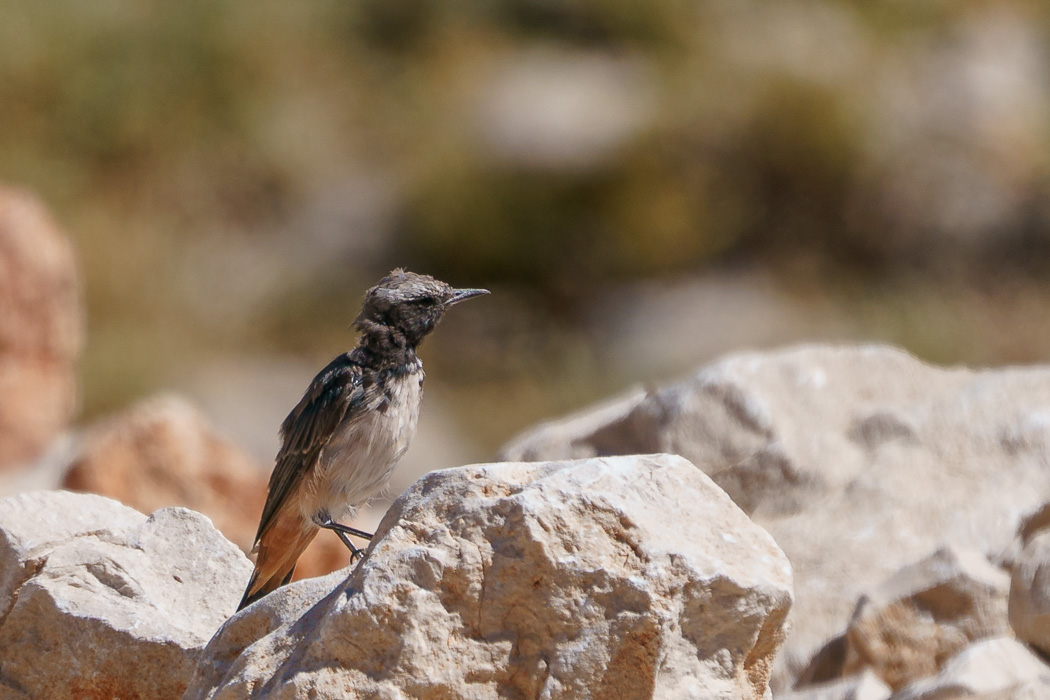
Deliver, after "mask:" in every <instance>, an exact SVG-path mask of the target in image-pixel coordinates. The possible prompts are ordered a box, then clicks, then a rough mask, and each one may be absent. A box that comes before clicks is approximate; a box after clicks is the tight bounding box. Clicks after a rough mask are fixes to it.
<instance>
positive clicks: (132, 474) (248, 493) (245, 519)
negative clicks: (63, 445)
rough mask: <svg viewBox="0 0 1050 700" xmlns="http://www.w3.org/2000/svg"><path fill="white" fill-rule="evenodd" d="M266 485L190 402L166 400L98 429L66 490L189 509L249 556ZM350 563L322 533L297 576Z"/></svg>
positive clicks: (141, 505)
mask: <svg viewBox="0 0 1050 700" xmlns="http://www.w3.org/2000/svg"><path fill="white" fill-rule="evenodd" d="M267 479H268V476H267V472H266V470H265V468H264V466H263V465H260V464H258V463H257V462H256V461H255V460H254V459H252V458H251V457H250V456H249V455H248V454H247V453H245V452H244V450H242V449H241V448H240V447H239V446H237V445H235V444H233V443H232V442H230V441H228V440H226V439H224V438H223V437H222V436H220V435H218V434H217V433H216V432H215V431H214V430H212V429H211V427H210V426H209V425H208V424H207V421H206V420H205V419H204V418H203V416H202V415H201V414H200V413H199V412H198V411H197V410H196V409H195V408H194V407H193V406H192V405H191V404H190V403H189V402H187V401H186V400H184V399H182V398H179V397H177V396H173V395H164V396H157V397H154V398H151V399H148V400H146V401H142V402H140V403H138V404H136V405H134V406H132V407H131V408H129V409H127V410H126V411H124V412H122V413H120V414H118V415H116V416H113V417H111V418H109V419H107V420H104V421H102V422H101V423H100V424H98V425H96V426H93V427H92V428H91V430H89V431H88V433H87V435H86V436H85V437H84V440H83V444H82V446H81V448H80V451H79V454H78V455H77V456H76V457H75V458H74V459H73V461H72V464H71V465H70V466H69V469H68V470H67V471H66V474H65V476H64V477H63V479H62V487H63V488H67V489H71V490H73V491H84V492H88V493H97V494H100V495H103V496H109V497H110V498H115V499H117V500H118V501H120V502H121V503H125V504H127V505H129V506H132V507H133V508H136V509H138V510H141V511H144V512H147V513H152V512H153V511H154V510H157V509H158V508H163V507H165V506H173V505H174V506H184V507H186V508H190V509H192V510H195V511H198V512H200V513H203V514H204V515H206V516H208V517H209V518H211V519H212V521H213V522H214V523H215V526H216V527H217V528H218V529H219V530H220V531H221V532H222V533H223V534H224V535H225V536H226V537H227V538H228V539H230V540H231V541H232V542H234V543H235V544H237V545H238V546H240V547H241V549H243V550H244V551H248V550H250V549H251V547H252V544H253V542H254V539H255V531H256V528H257V527H258V525H259V516H260V514H261V513H262V508H263V503H264V501H265V500H266V483H267ZM347 562H348V555H347V551H346V547H344V546H343V545H342V543H341V542H339V540H338V539H337V538H336V537H334V536H329V535H328V533H322V534H321V536H319V537H318V538H317V539H316V540H315V541H314V543H313V544H312V545H311V546H310V548H309V549H308V550H307V552H306V553H304V554H303V557H302V558H301V559H300V563H299V565H298V566H297V574H298V575H299V576H301V577H302V576H316V575H318V574H326V573H328V572H330V571H332V570H334V569H338V568H341V567H343V566H346V564H347Z"/></svg>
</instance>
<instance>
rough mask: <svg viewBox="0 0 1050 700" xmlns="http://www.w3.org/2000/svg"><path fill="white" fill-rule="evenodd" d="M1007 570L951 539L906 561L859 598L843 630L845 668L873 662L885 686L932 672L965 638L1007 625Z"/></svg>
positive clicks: (1003, 631)
mask: <svg viewBox="0 0 1050 700" xmlns="http://www.w3.org/2000/svg"><path fill="white" fill-rule="evenodd" d="M1009 587H1010V577H1009V575H1008V574H1006V572H1004V571H1003V570H1002V569H999V568H997V567H995V566H992V564H990V563H989V562H988V560H987V559H985V558H984V557H983V556H982V555H981V554H979V553H977V552H972V551H967V550H962V549H958V548H954V547H950V548H945V549H942V550H940V551H938V552H936V553H934V554H933V555H932V556H930V557H927V558H926V559H923V560H922V561H920V562H918V563H916V564H913V565H911V566H907V567H905V568H903V569H901V570H900V571H898V572H897V573H896V574H894V575H893V576H892V577H890V578H889V579H888V580H887V581H885V582H883V583H882V584H881V585H879V586H878V587H876V588H875V589H874V590H873V591H872V592H871V593H869V594H868V595H865V596H864V597H862V598H861V600H860V602H859V603H858V604H857V609H856V610H855V611H854V613H853V618H852V619H851V620H850V623H849V627H848V628H847V630H846V645H847V649H846V660H845V665H844V669H843V672H844V673H845V674H847V675H849V674H852V673H857V672H859V671H860V670H862V669H865V668H870V669H872V670H874V671H875V672H876V673H877V674H878V675H879V676H880V677H881V678H882V679H883V680H884V681H886V683H888V684H889V685H890V687H891V688H895V689H896V688H900V687H901V686H903V685H905V684H907V683H910V682H911V681H914V680H917V679H919V678H924V677H926V676H932V675H934V674H935V673H936V672H937V671H939V670H940V668H941V666H942V665H943V664H944V662H945V661H947V660H948V659H950V658H952V657H953V656H955V655H956V654H957V653H958V652H960V651H962V649H964V648H965V647H966V646H968V645H969V644H970V642H972V641H974V640H977V639H983V638H985V637H999V636H1003V635H1008V634H1009V633H1010V626H1009V624H1008V623H1007V614H1006V601H1007V593H1008V591H1009Z"/></svg>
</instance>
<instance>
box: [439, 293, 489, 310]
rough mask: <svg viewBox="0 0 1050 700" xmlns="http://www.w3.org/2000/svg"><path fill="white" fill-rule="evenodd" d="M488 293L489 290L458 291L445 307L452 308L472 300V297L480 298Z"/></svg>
mask: <svg viewBox="0 0 1050 700" xmlns="http://www.w3.org/2000/svg"><path fill="white" fill-rule="evenodd" d="M488 293H489V290H487V289H457V290H456V291H455V293H453V295H452V298H451V299H449V300H448V301H446V302H445V306H452V305H453V304H458V303H459V302H461V301H465V300H467V299H470V298H471V297H478V296H481V295H482V294H488Z"/></svg>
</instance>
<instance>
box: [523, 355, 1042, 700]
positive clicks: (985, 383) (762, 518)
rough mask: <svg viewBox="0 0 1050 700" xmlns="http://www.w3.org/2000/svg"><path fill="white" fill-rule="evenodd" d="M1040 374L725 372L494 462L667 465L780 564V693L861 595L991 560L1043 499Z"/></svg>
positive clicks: (543, 431)
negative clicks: (906, 570) (600, 460)
mask: <svg viewBox="0 0 1050 700" xmlns="http://www.w3.org/2000/svg"><path fill="white" fill-rule="evenodd" d="M1048 404H1050V370H1048V369H1046V368H1015V369H1003V370H994V371H991V370H990V371H970V370H967V369H961V368H951V369H943V368H937V367H931V366H929V365H926V364H924V363H922V362H919V361H917V360H916V359H914V358H913V357H911V356H909V355H907V354H905V353H903V352H900V351H897V350H893V349H890V348H885V347H865V348H835V347H824V346H808V347H801V348H796V349H790V350H785V351H780V352H771V353H765V354H763V353H749V354H741V355H736V356H731V357H729V358H726V359H725V360H723V361H720V362H718V363H716V364H714V365H712V366H710V367H707V368H705V369H702V370H701V371H700V372H698V373H697V374H696V375H695V376H694V377H692V378H691V379H688V380H686V381H683V382H681V383H679V384H677V385H674V386H671V387H668V388H666V389H663V390H659V391H653V392H650V393H646V392H643V391H638V392H635V393H633V394H629V395H627V396H625V397H623V398H621V399H618V400H617V401H615V402H613V403H612V404H606V405H603V406H600V407H598V408H596V409H595V410H594V412H593V413H586V412H585V413H583V414H580V415H577V416H574V417H571V418H569V419H566V420H564V421H555V422H552V423H549V424H547V425H543V426H540V427H539V428H537V429H536V430H534V431H532V432H530V433H528V434H526V435H524V436H523V437H521V438H519V439H517V440H515V441H514V442H512V443H511V444H510V445H508V446H507V447H506V448H505V449H504V453H503V455H504V457H505V458H506V459H515V460H517V459H557V458H564V457H567V456H573V457H581V456H587V455H611V454H631V453H648V452H671V453H676V454H680V455H682V456H684V457H686V458H687V459H689V460H690V461H691V462H693V463H694V464H696V465H697V466H698V467H700V468H701V469H703V470H704V471H705V472H706V473H708V474H710V475H711V476H712V478H713V479H714V480H715V482H716V483H718V484H719V485H721V486H722V487H723V488H725V489H726V491H727V492H728V493H729V494H730V496H732V497H733V499H734V500H735V501H736V502H737V504H738V505H740V506H741V507H742V508H743V509H744V510H745V511H747V512H748V513H749V514H751V515H752V517H753V518H754V519H755V521H756V522H757V523H759V524H761V525H762V526H763V527H765V528H766V529H767V530H768V531H769V532H770V534H772V535H773V537H774V538H775V539H776V541H777V543H778V544H779V545H780V546H781V547H783V549H784V551H785V553H787V555H788V557H789V558H790V559H791V562H792V567H793V569H794V573H795V593H796V603H795V606H794V608H793V612H792V620H793V625H792V632H791V634H790V636H789V638H788V640H787V642H786V644H785V649H784V652H783V653H782V654H781V657H780V658H778V672H777V680H778V683H777V687H787V686H790V685H791V681H792V680H793V679H794V678H795V677H796V676H797V675H798V673H799V671H800V670H801V669H802V668H803V667H804V666H805V665H806V663H807V661H808V660H809V659H810V657H811V656H812V654H813V653H814V652H815V651H816V650H817V649H818V648H820V646H821V645H822V644H824V643H825V642H826V641H827V640H828V639H829V638H831V637H832V636H833V635H835V634H837V633H839V632H841V631H842V630H843V629H844V628H845V626H846V622H847V620H848V619H849V616H850V613H851V611H852V610H853V608H854V605H855V603H856V601H857V599H858V598H859V596H860V595H861V593H863V588H864V587H865V586H869V585H871V583H872V582H877V581H881V580H884V579H885V578H887V577H888V576H890V575H891V574H893V573H894V572H895V571H897V570H898V569H899V568H901V567H902V566H904V565H906V564H909V563H911V562H914V561H917V560H919V559H920V558H922V557H924V556H926V555H928V554H929V553H930V552H931V551H934V550H936V549H937V548H939V547H941V546H942V545H944V544H955V545H960V546H963V547H967V548H970V549H974V550H977V551H980V552H982V553H985V554H987V555H997V554H999V553H1001V552H1002V551H1003V550H1004V549H1005V548H1006V545H1007V544H1008V543H1009V542H1010V540H1011V538H1012V537H1013V535H1014V529H1015V527H1016V525H1017V522H1018V520H1019V518H1020V516H1021V515H1022V514H1023V513H1025V512H1028V511H1031V510H1032V509H1033V508H1034V507H1035V506H1037V505H1039V504H1041V503H1042V502H1043V501H1044V500H1045V495H1046V494H1047V493H1048V492H1050V469H1048V465H1047V460H1048V458H1047V455H1048V451H1050V421H1047V419H1046V407H1047V405H1048Z"/></svg>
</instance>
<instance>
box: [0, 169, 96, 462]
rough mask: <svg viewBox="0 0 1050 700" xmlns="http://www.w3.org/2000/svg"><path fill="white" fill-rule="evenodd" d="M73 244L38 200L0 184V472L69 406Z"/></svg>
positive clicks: (68, 412)
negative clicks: (71, 244) (1, 397)
mask: <svg viewBox="0 0 1050 700" xmlns="http://www.w3.org/2000/svg"><path fill="white" fill-rule="evenodd" d="M78 290H79V288H78V282H77V272H76V262H75V259H74V255H73V249H72V247H71V246H70V244H69V242H68V241H67V240H66V238H65V236H64V235H63V234H62V233H61V232H60V231H59V229H58V226H57V224H55V222H54V221H53V220H52V218H51V217H50V216H49V215H48V213H47V211H46V210H45V209H44V207H43V205H41V204H40V202H38V201H37V200H36V199H34V198H33V197H31V196H30V195H28V194H26V193H24V192H20V191H16V190H11V189H8V188H5V187H0V396H3V400H2V401H0V469H2V468H4V467H9V466H12V465H15V464H21V463H23V462H27V461H30V460H32V459H33V458H35V457H36V456H38V455H39V454H40V453H41V452H42V451H43V449H44V448H45V447H46V446H47V444H48V443H49V442H50V441H51V439H52V438H53V437H54V436H55V435H56V434H58V432H59V431H61V430H62V429H63V428H64V427H65V426H66V424H67V423H68V422H69V419H70V417H71V416H72V413H73V409H74V407H75V405H76V376H75V374H74V363H75V361H76V358H77V354H78V352H79V350H80V342H81V332H82V331H81V325H82V319H81V311H80V299H79V291H78Z"/></svg>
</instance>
